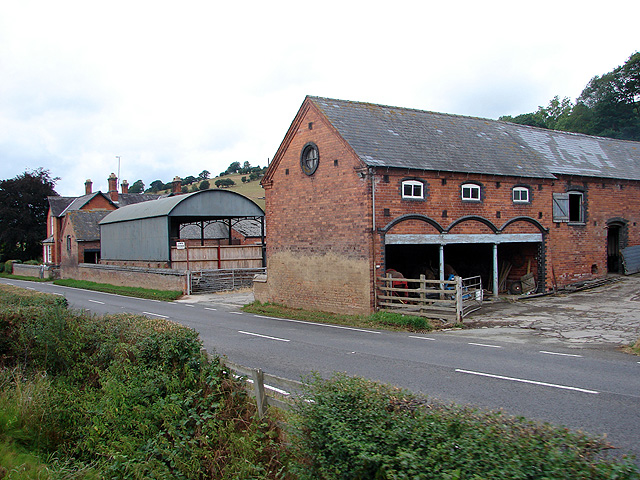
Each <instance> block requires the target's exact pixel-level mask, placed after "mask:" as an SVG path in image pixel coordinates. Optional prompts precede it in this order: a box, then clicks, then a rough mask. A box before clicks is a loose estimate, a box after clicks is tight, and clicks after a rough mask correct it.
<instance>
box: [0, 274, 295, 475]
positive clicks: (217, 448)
mask: <svg viewBox="0 0 640 480" xmlns="http://www.w3.org/2000/svg"><path fill="white" fill-rule="evenodd" d="M0 339H2V344H0V367H3V368H0V386H1V388H0V445H4V446H6V445H10V446H12V448H13V447H15V448H16V449H17V450H20V451H27V452H30V453H32V454H36V455H37V456H38V457H39V458H40V459H44V460H43V461H46V460H47V459H51V458H53V459H61V460H62V462H61V465H63V466H64V469H65V470H66V471H68V470H69V468H70V467H69V465H72V467H71V468H72V470H73V471H74V472H75V473H77V474H78V475H79V473H78V472H83V473H82V475H81V476H68V477H67V476H65V477H64V478H85V477H86V478H127V479H129V478H133V479H142V478H180V479H196V478H258V479H260V478H265V479H266V478H281V477H279V476H278V472H279V471H280V470H281V469H282V460H281V450H280V448H279V444H278V442H277V439H278V437H279V433H278V428H277V427H276V426H275V425H274V424H273V423H270V422H268V421H266V420H265V421H257V420H256V418H255V408H254V406H253V403H252V402H251V401H249V399H248V397H247V395H246V393H245V390H244V389H243V388H241V387H240V385H239V384H238V383H237V381H236V380H234V379H233V378H232V377H231V376H230V374H229V372H228V371H227V370H226V369H225V368H224V366H223V365H222V364H221V362H220V359H219V358H218V357H215V358H213V359H209V357H208V356H207V355H206V354H205V353H202V351H201V348H202V345H201V342H200V340H199V339H198V335H197V333H196V332H195V331H194V330H192V329H189V328H186V327H182V326H180V325H178V324H176V323H173V322H169V321H165V320H161V319H150V318H147V317H142V316H134V315H109V316H104V317H98V316H93V315H89V314H85V313H78V312H72V311H69V310H68V309H67V308H66V306H65V305H64V299H63V298H62V297H54V296H47V295H41V294H40V295H39V294H33V293H30V292H28V291H26V290H19V289H10V288H9V287H6V286H3V285H0ZM26 392H30V393H28V394H26ZM39 468H40V467H39ZM0 477H1V475H0Z"/></svg>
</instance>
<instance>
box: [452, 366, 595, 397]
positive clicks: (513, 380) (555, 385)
mask: <svg viewBox="0 0 640 480" xmlns="http://www.w3.org/2000/svg"><path fill="white" fill-rule="evenodd" d="M456 372H460V373H467V374H469V375H478V376H481V377H490V378H497V379H498V380H509V381H511V382H520V383H530V384H532V385H540V386H542V387H553V388H561V389H563V390H574V391H576V392H582V393H593V394H598V393H600V392H596V391H595V390H587V389H585V388H578V387H570V386H567V385H558V384H555V383H546V382H537V381H535V380H525V379H524V378H514V377H505V376H502V375H493V374H491V373H482V372H473V371H471V370H462V369H460V368H456Z"/></svg>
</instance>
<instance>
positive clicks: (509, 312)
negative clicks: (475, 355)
mask: <svg viewBox="0 0 640 480" xmlns="http://www.w3.org/2000/svg"><path fill="white" fill-rule="evenodd" d="M612 280H613V281H612V282H610V283H607V284H606V285H603V286H600V287H596V288H592V289H589V290H584V291H580V292H576V293H560V294H556V295H548V296H544V297H538V298H530V299H527V300H518V301H511V302H491V303H488V304H485V306H483V308H482V309H480V310H479V311H477V312H475V313H473V314H471V315H470V316H469V317H468V318H467V319H466V320H467V321H468V322H473V323H476V322H477V325H478V327H483V326H484V327H490V326H496V325H500V326H501V327H500V328H484V329H482V328H479V329H476V330H494V331H495V330H497V331H501V332H500V334H501V335H505V334H507V336H509V334H512V335H514V336H521V335H522V334H524V333H525V332H524V331H522V330H528V333H529V334H530V333H535V334H536V335H537V336H539V337H542V338H538V340H542V341H545V340H546V341H561V342H562V343H563V344H565V345H566V346H571V345H574V346H588V345H589V346H595V345H598V344H599V345H609V346H620V345H628V344H631V343H635V341H636V340H637V339H638V338H639V337H640V274H636V275H631V276H627V277H618V278H615V279H612ZM514 327H515V328H514ZM518 330H521V331H520V332H518ZM495 333H498V332H495ZM486 334H487V335H488V336H489V335H490V334H491V332H489V331H486Z"/></svg>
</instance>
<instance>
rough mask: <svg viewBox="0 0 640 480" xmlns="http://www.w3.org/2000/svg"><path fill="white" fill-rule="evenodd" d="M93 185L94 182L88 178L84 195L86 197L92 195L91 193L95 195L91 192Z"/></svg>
mask: <svg viewBox="0 0 640 480" xmlns="http://www.w3.org/2000/svg"><path fill="white" fill-rule="evenodd" d="M92 185H93V182H92V181H91V179H89V178H87V181H86V182H84V194H85V195H90V194H91V193H93V192H92V191H91V186H92Z"/></svg>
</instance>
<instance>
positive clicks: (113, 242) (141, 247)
mask: <svg viewBox="0 0 640 480" xmlns="http://www.w3.org/2000/svg"><path fill="white" fill-rule="evenodd" d="M101 234H102V241H101V242H100V243H101V257H102V258H103V259H105V260H142V261H160V262H168V261H169V260H170V255H169V220H168V217H154V218H144V219H139V220H135V221H130V222H118V223H109V224H106V225H105V224H103V225H101Z"/></svg>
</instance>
